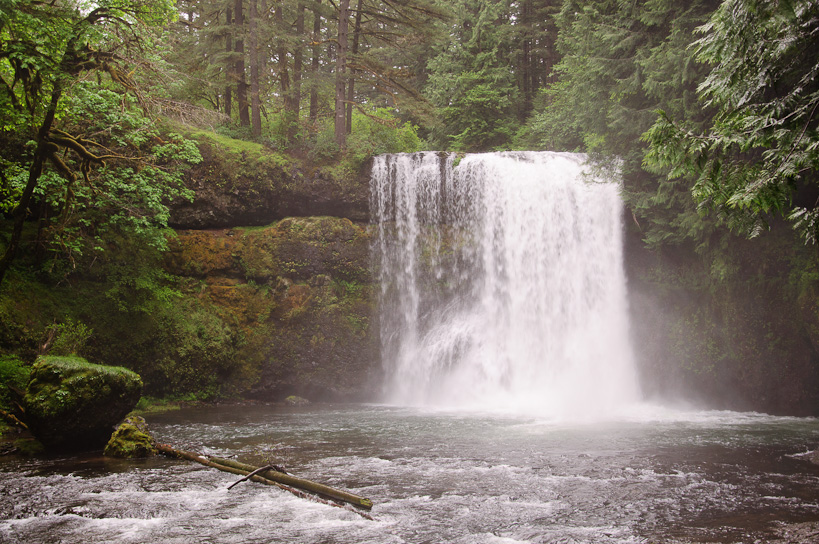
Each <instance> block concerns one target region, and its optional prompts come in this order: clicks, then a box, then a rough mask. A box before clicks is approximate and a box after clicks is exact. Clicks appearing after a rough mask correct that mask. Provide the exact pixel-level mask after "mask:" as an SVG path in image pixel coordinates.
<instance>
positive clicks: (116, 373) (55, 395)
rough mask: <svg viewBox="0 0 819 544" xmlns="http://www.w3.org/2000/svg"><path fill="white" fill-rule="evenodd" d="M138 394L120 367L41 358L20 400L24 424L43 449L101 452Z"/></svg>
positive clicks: (138, 386)
mask: <svg viewBox="0 0 819 544" xmlns="http://www.w3.org/2000/svg"><path fill="white" fill-rule="evenodd" d="M141 392H142V380H141V379H140V377H139V375H138V374H136V373H134V372H131V371H130V370H127V369H125V368H122V367H112V366H103V365H96V364H92V363H89V362H87V361H86V360H85V359H81V358H79V357H40V358H39V359H38V360H37V362H35V363H34V366H33V367H32V369H31V380H30V381H29V383H28V389H27V391H26V396H25V399H24V400H25V405H26V419H27V423H28V425H29V428H30V429H31V432H32V433H33V434H34V436H36V437H37V438H38V439H39V440H40V441H41V442H42V443H43V444H44V445H45V446H46V447H47V448H48V449H52V450H55V449H56V450H82V449H93V448H100V447H102V446H103V445H104V444H105V443H106V441H107V440H108V438H109V437H110V436H111V430H112V429H113V428H114V426H115V425H116V424H117V423H118V422H120V421H121V420H122V418H123V417H125V415H126V414H128V412H130V411H131V410H133V408H134V406H136V403H137V401H138V400H139V397H140V394H141Z"/></svg>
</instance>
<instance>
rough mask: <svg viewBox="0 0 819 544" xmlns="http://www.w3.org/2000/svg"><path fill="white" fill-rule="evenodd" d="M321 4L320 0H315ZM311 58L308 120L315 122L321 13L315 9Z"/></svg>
mask: <svg viewBox="0 0 819 544" xmlns="http://www.w3.org/2000/svg"><path fill="white" fill-rule="evenodd" d="M316 3H318V4H321V0H317V2H316ZM312 39H313V60H312V63H311V65H310V75H311V76H312V79H313V81H312V84H311V86H310V121H311V122H313V123H315V121H316V119H317V118H318V73H319V64H320V62H321V46H320V45H319V44H320V43H321V13H320V12H319V10H316V11H315V12H314V13H313V36H312Z"/></svg>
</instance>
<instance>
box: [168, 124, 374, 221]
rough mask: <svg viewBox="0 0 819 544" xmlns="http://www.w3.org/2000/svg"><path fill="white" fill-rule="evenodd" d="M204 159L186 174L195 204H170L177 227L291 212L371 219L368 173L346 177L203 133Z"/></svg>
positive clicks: (269, 218) (259, 218) (270, 217)
mask: <svg viewBox="0 0 819 544" xmlns="http://www.w3.org/2000/svg"><path fill="white" fill-rule="evenodd" d="M194 137H195V138H196V139H197V140H198V141H199V151H200V152H201V154H202V158H203V161H202V162H201V163H200V164H198V165H196V166H194V167H192V168H191V169H190V170H189V171H188V172H187V174H186V176H185V177H186V180H185V183H186V185H187V186H188V188H190V189H191V190H193V191H194V193H195V196H194V199H193V201H192V202H188V201H183V200H180V201H176V202H174V203H172V205H171V217H170V220H169V223H170V224H171V226H173V227H174V228H178V229H212V228H226V227H232V226H235V225H265V224H269V223H271V222H273V221H276V220H278V219H282V218H284V217H288V216H313V215H332V216H335V217H346V218H349V219H352V220H353V221H368V220H369V197H370V192H369V172H368V171H367V170H366V168H365V169H364V171H363V172H361V173H360V174H359V175H356V176H350V179H344V178H343V177H340V176H338V175H333V174H331V173H329V172H325V171H322V170H320V169H316V168H313V167H307V166H305V165H303V164H298V163H297V162H296V161H294V160H293V159H292V158H289V157H286V156H284V155H281V154H277V153H275V152H273V151H271V150H269V149H266V148H264V147H263V146H261V145H259V144H253V143H250V142H237V141H235V140H234V141H230V140H228V139H224V140H221V141H219V140H218V137H216V138H217V139H216V140H214V139H213V137H208V136H207V135H204V134H200V135H195V136H194Z"/></svg>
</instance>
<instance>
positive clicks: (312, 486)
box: [156, 444, 374, 520]
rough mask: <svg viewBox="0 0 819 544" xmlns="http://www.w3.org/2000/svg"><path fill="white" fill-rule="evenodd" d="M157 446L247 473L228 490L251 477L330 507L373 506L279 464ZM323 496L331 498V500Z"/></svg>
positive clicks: (178, 455) (226, 469) (169, 452)
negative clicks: (280, 468) (255, 463)
mask: <svg viewBox="0 0 819 544" xmlns="http://www.w3.org/2000/svg"><path fill="white" fill-rule="evenodd" d="M156 449H157V451H159V452H160V453H162V454H164V455H167V456H169V457H176V458H180V459H187V460H188V461H193V462H195V463H199V464H200V465H204V466H206V467H211V468H215V469H217V470H221V471H223V472H229V473H231V474H238V475H240V476H244V478H242V479H241V480H239V481H237V482H235V483H233V484H232V485H231V486H230V487H228V489H230V488H232V487H233V486H235V485H236V484H239V483H241V482H244V481H246V480H251V481H254V482H257V483H261V484H265V485H272V486H276V487H278V488H279V489H281V490H283V491H287V492H289V493H292V494H294V495H296V496H297V497H300V498H302V499H308V500H312V501H314V502H319V503H322V504H327V505H329V506H335V507H339V508H344V506H342V505H341V504H338V502H337V501H343V502H346V503H348V504H351V505H353V506H355V507H357V508H363V509H366V510H369V509H370V508H372V501H370V499H366V498H363V497H359V496H357V495H353V494H352V493H347V492H346V491H341V490H339V489H334V488H332V487H329V486H326V485H323V484H319V483H316V482H312V481H310V480H305V479H303V478H296V477H295V476H291V475H289V474H286V473H284V472H279V471H277V470H276V468H275V467H273V466H270V465H268V466H265V467H255V466H253V465H248V464H245V463H240V462H238V461H233V460H232V459H222V458H219V457H206V456H204V455H199V454H197V453H193V452H189V451H185V450H178V449H176V448H174V447H172V446H169V445H167V444H157V445H156ZM285 480H286V481H285ZM302 490H304V491H302ZM305 491H309V493H305ZM317 495H318V496H317ZM323 497H327V498H329V499H330V500H328V499H327V498H323ZM345 510H349V511H350V512H355V513H356V514H358V515H360V516H361V517H363V518H366V519H369V520H373V519H374V518H373V517H372V516H370V515H369V514H366V513H364V512H361V511H359V510H356V509H347V508H345Z"/></svg>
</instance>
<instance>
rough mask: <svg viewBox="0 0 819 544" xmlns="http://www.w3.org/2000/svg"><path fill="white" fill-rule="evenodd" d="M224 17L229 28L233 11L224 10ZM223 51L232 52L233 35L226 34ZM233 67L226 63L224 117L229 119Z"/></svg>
mask: <svg viewBox="0 0 819 544" xmlns="http://www.w3.org/2000/svg"><path fill="white" fill-rule="evenodd" d="M225 15H226V16H227V17H226V19H227V21H226V22H225V24H226V25H227V26H228V28H230V26H231V25H232V24H233V9H232V8H230V7H228V8H227V9H225ZM225 49H226V51H227V52H228V54H230V53H232V52H233V35H232V34H231V33H228V35H227V36H226V37H225ZM233 72H234V66H233V63H232V62H230V61H228V66H227V80H228V81H227V85H225V115H227V116H228V117H230V114H231V113H233V83H234V81H235V79H234V76H233Z"/></svg>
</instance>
